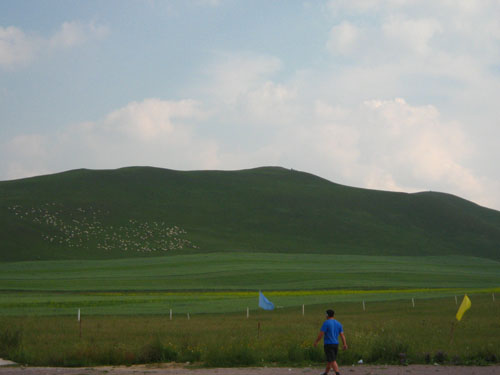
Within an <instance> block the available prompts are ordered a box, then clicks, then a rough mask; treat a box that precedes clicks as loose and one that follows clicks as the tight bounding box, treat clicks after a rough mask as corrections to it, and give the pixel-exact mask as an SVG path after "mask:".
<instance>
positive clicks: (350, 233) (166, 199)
mask: <svg viewBox="0 0 500 375" xmlns="http://www.w3.org/2000/svg"><path fill="white" fill-rule="evenodd" d="M0 239H1V243H0V246H1V247H0V260H3V261H7V260H9V261H11V260H30V259H87V258H117V257H131V256H147V255H165V254H172V253H177V254H178V253H179V252H184V253H185V252H203V251H221V250H223V251H234V250H238V251H277V252H319V253H335V254H372V255H384V254H386V255H446V254H462V255H473V256H478V257H486V258H493V259H499V258H500V212H498V211H494V210H490V209H486V208H483V207H480V206H478V205H476V204H473V203H471V202H468V201H466V200H463V199H460V198H458V197H455V196H451V195H447V194H441V193H433V192H426V193H418V194H404V193H392V192H382V191H375V190H366V189H358V188H351V187H347V186H342V185H338V184H334V183H332V182H329V181H327V180H324V179H321V178H319V177H316V176H313V175H310V174H307V173H303V172H298V171H291V170H287V169H283V168H275V167H266V168H257V169H251V170H242V171H231V172H225V171H193V172H179V171H172V170H165V169H158V168H149V167H132V168H123V169H118V170H101V171H93V170H74V171H69V172H64V173H59V174H54V175H48V176H41V177H35V178H29V179H22V180H15V181H5V182H0Z"/></svg>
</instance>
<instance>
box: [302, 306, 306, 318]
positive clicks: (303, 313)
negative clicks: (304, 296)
mask: <svg viewBox="0 0 500 375" xmlns="http://www.w3.org/2000/svg"><path fill="white" fill-rule="evenodd" d="M305 313H306V311H305V307H304V304H302V316H304V315H305Z"/></svg>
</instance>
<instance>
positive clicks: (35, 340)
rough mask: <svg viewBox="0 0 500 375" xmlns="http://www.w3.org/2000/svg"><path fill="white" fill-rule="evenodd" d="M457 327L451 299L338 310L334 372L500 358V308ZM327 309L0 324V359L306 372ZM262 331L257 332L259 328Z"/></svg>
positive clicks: (318, 355) (319, 357)
mask: <svg viewBox="0 0 500 375" xmlns="http://www.w3.org/2000/svg"><path fill="white" fill-rule="evenodd" d="M471 299H472V308H471V310H470V311H468V312H467V313H466V315H465V317H464V319H463V320H462V321H461V322H460V323H459V324H458V325H457V326H456V328H455V332H454V337H453V340H452V341H451V342H450V330H451V323H452V322H453V320H454V314H455V313H456V309H457V307H456V305H455V301H454V300H453V299H452V298H446V299H432V300H419V301H418V304H417V305H416V306H415V308H413V307H412V305H411V303H408V301H386V302H373V303H370V304H369V305H368V306H367V310H366V311H363V310H362V307H361V306H360V304H359V303H346V302H344V303H342V302H339V303H336V304H334V305H333V308H334V309H335V310H336V315H337V319H338V320H339V321H341V322H342V324H343V326H344V330H345V334H346V337H347V340H348V344H349V350H348V351H345V352H340V355H339V362H340V363H341V364H342V365H350V364H354V363H357V362H358V361H359V360H360V359H363V361H364V362H365V363H426V362H430V363H434V362H441V363H457V364H458V363H459V364H472V363H474V364H478V363H479V364H487V363H494V362H498V361H499V357H500V325H499V324H498V317H499V316H500V306H499V304H498V302H497V303H495V302H493V301H492V299H491V297H490V296H486V295H473V296H471ZM329 307H332V305H331V304H329V305H315V306H308V308H307V310H306V315H305V316H302V312H301V310H300V309H297V308H293V309H292V308H287V309H279V310H275V311H259V312H257V313H254V314H252V315H251V316H250V318H248V319H247V318H246V317H245V316H244V314H235V313H230V314H229V313H227V314H199V315H192V316H191V319H190V320H188V319H187V317H180V316H175V317H174V319H173V320H169V317H168V316H133V317H126V316H105V317H104V316H101V317H99V316H92V317H86V318H85V319H84V320H83V321H82V337H81V338H80V337H79V327H78V322H77V321H76V318H75V317H2V318H0V332H1V333H0V357H3V358H8V359H11V360H13V361H16V362H18V363H27V364H30V365H42V366H49V365H50V366H91V365H117V364H134V363H151V362H169V361H176V362H182V363H186V362H189V363H197V364H203V365H207V366H259V365H305V364H308V365H310V364H312V365H315V364H318V365H319V364H321V363H323V361H324V357H323V353H322V348H314V347H313V346H312V342H313V341H314V339H315V337H316V335H317V333H318V331H319V327H320V326H321V323H322V321H323V319H324V310H325V309H326V308H329ZM258 327H260V330H259V329H258Z"/></svg>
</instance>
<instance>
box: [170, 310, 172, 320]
mask: <svg viewBox="0 0 500 375" xmlns="http://www.w3.org/2000/svg"><path fill="white" fill-rule="evenodd" d="M170 320H172V309H170Z"/></svg>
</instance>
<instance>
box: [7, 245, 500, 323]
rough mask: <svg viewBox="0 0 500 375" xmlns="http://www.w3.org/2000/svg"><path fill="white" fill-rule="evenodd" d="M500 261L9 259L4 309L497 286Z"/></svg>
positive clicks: (192, 305) (303, 300)
mask: <svg viewBox="0 0 500 375" xmlns="http://www.w3.org/2000/svg"><path fill="white" fill-rule="evenodd" d="M499 285H500V263H499V262H496V261H493V260H485V259H480V258H470V257H375V256H333V255H311V254H292V255H290V254H263V253H256V254H250V253H209V254H203V255H182V256H170V257H160V258H143V259H123V260H102V261H39V262H19V263H1V264H0V314H2V315H10V316H12V315H74V314H75V313H76V311H77V309H81V311H82V313H84V314H85V315H103V314H111V315H113V314H121V315H123V314H129V315H132V314H167V313H169V312H170V309H172V310H173V314H187V313H191V314H201V313H216V312H237V311H240V312H243V311H245V312H246V309H247V307H248V308H249V309H250V310H255V309H257V292H258V291H259V290H262V291H264V292H265V293H266V295H268V296H269V297H272V299H273V301H274V302H275V303H276V305H277V306H281V307H293V306H298V307H301V306H302V305H303V304H305V305H313V304H321V303H335V302H360V303H361V302H362V301H365V302H366V303H368V302H370V301H383V300H385V301H387V300H403V299H404V300H406V301H410V300H411V299H412V298H416V299H417V300H418V299H423V298H437V297H443V296H451V297H453V296H455V295H460V294H463V293H464V292H467V291H468V292H473V291H476V292H477V291H483V292H485V293H490V294H491V293H492V292H494V288H497V287H498V286H499Z"/></svg>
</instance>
